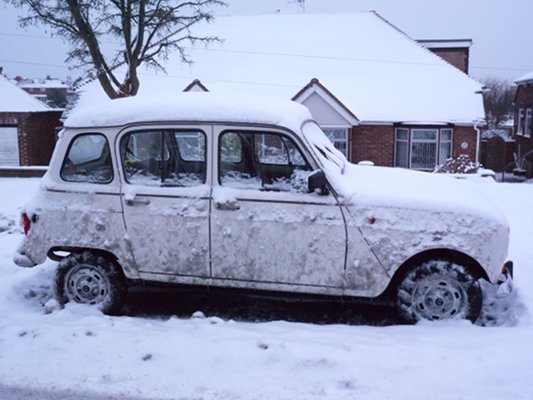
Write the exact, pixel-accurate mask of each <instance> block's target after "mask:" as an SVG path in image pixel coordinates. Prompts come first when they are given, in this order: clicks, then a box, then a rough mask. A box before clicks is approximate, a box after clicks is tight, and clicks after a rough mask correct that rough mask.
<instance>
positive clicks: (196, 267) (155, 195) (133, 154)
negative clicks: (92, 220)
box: [119, 126, 211, 279]
mask: <svg viewBox="0 0 533 400" xmlns="http://www.w3.org/2000/svg"><path fill="white" fill-rule="evenodd" d="M210 129H211V128H209V127H202V126H192V127H180V128H175V127H161V128H159V127H158V128H143V129H136V130H130V131H128V132H126V133H124V134H123V135H122V136H121V138H120V141H119V152H120V157H119V159H120V160H121V163H122V175H123V182H124V184H123V185H122V189H121V198H122V202H123V209H124V218H125V223H126V230H127V234H128V237H127V238H126V240H127V241H128V242H129V244H130V245H131V249H132V253H133V256H134V259H135V263H136V265H137V268H138V270H139V271H140V272H145V273H154V274H164V275H168V276H171V275H181V276H193V277H194V276H197V277H208V276H209V273H210V271H209V195H210V189H209V186H208V184H209V182H208V175H209V174H207V168H208V165H207V160H208V150H207V149H208V147H207V143H208V140H209V138H208V136H209V132H210ZM169 279H171V278H169Z"/></svg>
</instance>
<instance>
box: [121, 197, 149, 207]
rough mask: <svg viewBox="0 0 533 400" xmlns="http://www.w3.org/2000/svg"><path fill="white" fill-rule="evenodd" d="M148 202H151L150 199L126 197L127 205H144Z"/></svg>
mask: <svg viewBox="0 0 533 400" xmlns="http://www.w3.org/2000/svg"><path fill="white" fill-rule="evenodd" d="M148 204H150V200H148V199H135V198H133V199H126V205H128V206H136V205H142V206H147V205H148Z"/></svg>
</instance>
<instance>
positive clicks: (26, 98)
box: [0, 75, 51, 113]
mask: <svg viewBox="0 0 533 400" xmlns="http://www.w3.org/2000/svg"><path fill="white" fill-rule="evenodd" d="M50 110H51V108H50V107H48V106H47V105H46V104H44V103H42V102H41V101H39V100H37V99H36V98H35V97H33V96H32V95H30V94H28V93H27V92H25V91H24V90H22V89H20V88H18V87H16V86H15V85H14V84H13V83H11V82H10V81H9V80H7V79H6V78H5V77H3V76H1V75H0V113H1V112H42V111H50Z"/></svg>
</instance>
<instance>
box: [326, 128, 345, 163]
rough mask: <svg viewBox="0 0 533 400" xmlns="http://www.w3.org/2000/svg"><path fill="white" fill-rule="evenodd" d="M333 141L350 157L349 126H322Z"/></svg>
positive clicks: (338, 148)
mask: <svg viewBox="0 0 533 400" xmlns="http://www.w3.org/2000/svg"><path fill="white" fill-rule="evenodd" d="M322 131H324V133H325V134H326V136H327V137H328V138H329V140H330V141H331V143H333V145H334V146H335V148H336V149H337V150H339V151H340V152H341V153H342V154H344V155H345V156H346V158H348V129H347V128H322Z"/></svg>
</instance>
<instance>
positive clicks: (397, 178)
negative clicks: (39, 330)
mask: <svg viewBox="0 0 533 400" xmlns="http://www.w3.org/2000/svg"><path fill="white" fill-rule="evenodd" d="M22 220H23V225H24V230H25V233H26V236H25V237H24V240H23V242H22V243H21V244H20V246H19V248H18V250H17V252H16V254H15V256H14V260H15V263H16V264H18V265H20V266H24V267H33V266H35V265H37V264H41V263H43V262H44V261H45V260H46V258H47V257H49V258H51V259H52V260H56V261H59V265H58V268H57V274H56V282H55V288H56V294H57V297H58V299H59V301H60V302H62V303H66V302H78V303H87V304H92V305H95V306H97V307H99V308H100V309H101V310H102V311H104V312H106V313H115V312H117V311H118V310H119V309H120V308H121V306H122V305H123V303H124V301H125V297H126V293H127V287H128V285H130V284H131V283H135V282H139V281H154V282H170V283H175V284H182V285H183V284H186V285H196V286H216V287H224V288H236V289H247V290H250V289H252V290H262V291H268V292H269V293H272V292H277V293H282V292H285V293H286V292H290V293H299V294H302V295H304V294H310V295H324V296H331V297H335V298H339V299H341V298H347V297H349V298H360V297H366V298H368V297H372V298H375V297H380V298H386V297H389V298H393V299H395V302H396V304H397V306H398V309H399V312H400V314H401V315H402V316H403V318H404V319H405V320H406V321H409V322H414V321H417V320H422V319H428V320H434V319H462V318H465V319H470V320H475V319H476V318H477V317H478V315H479V313H480V309H481V303H482V295H483V293H482V289H481V285H480V280H486V281H488V282H490V283H492V284H494V285H497V284H498V283H499V282H502V281H504V280H508V279H510V276H511V275H512V263H511V262H505V260H506V256H507V248H508V239H509V228H508V224H507V222H506V220H505V218H504V217H503V215H502V214H501V212H500V211H499V210H498V209H497V207H496V206H495V205H493V204H492V203H490V202H489V201H488V199H486V198H485V197H483V196H482V195H479V194H476V193H475V192H473V191H471V190H469V187H468V185H467V183H465V182H460V181H456V180H453V179H449V178H448V177H445V176H436V175H435V174H427V173H424V172H415V171H408V170H403V169H394V168H383V167H375V166H368V165H353V164H350V163H348V162H347V160H346V158H345V157H344V155H343V154H342V153H340V152H339V151H338V150H336V148H335V147H334V146H333V145H332V144H331V142H330V141H329V140H328V138H327V137H326V136H325V135H324V133H323V132H322V131H321V130H320V128H319V127H318V125H317V124H316V123H315V122H314V121H313V120H312V118H311V115H310V113H309V112H308V110H307V109H306V108H305V107H303V106H301V105H299V104H296V103H293V102H289V101H287V102H284V101H279V100H275V101H274V100H272V99H256V98H242V99H241V98H239V97H238V96H230V97H219V96H215V95H213V94H209V93H187V94H182V95H179V96H174V97H159V98H142V97H135V98H126V99H120V100H113V101H108V102H106V103H104V104H98V105H94V106H91V107H87V108H84V109H80V110H78V111H75V112H73V113H72V115H71V116H70V117H69V118H68V119H67V121H66V123H65V129H64V130H63V131H62V132H61V133H60V135H59V140H58V142H57V145H56V149H55V151H54V155H53V157H52V160H51V163H50V167H49V169H48V171H47V173H46V175H45V176H44V177H43V179H42V183H41V185H40V189H39V191H38V193H37V194H36V196H35V197H34V198H33V199H32V200H31V201H30V202H29V203H28V204H27V205H26V207H25V209H24V212H23V214H22Z"/></svg>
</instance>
